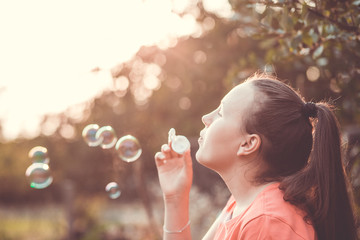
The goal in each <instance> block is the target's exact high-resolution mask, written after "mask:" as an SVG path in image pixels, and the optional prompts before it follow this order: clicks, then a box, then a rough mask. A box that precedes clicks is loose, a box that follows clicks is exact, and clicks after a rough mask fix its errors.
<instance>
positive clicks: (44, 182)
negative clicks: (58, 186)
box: [25, 163, 53, 189]
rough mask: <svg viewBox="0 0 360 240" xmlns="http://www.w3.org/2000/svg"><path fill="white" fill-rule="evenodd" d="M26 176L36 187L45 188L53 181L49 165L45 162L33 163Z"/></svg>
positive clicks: (33, 186) (31, 185) (31, 184)
mask: <svg viewBox="0 0 360 240" xmlns="http://www.w3.org/2000/svg"><path fill="white" fill-rule="evenodd" d="M25 176H26V177H27V178H28V180H29V182H30V187H32V188H36V189H43V188H46V187H48V186H49V185H50V184H51V183H52V181H53V177H52V176H51V172H50V168H49V165H47V164H45V163H33V164H31V165H30V166H29V167H28V168H27V169H26V172H25Z"/></svg>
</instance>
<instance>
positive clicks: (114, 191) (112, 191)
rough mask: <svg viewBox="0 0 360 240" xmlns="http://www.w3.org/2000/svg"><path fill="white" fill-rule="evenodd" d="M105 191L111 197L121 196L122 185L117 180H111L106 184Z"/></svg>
mask: <svg viewBox="0 0 360 240" xmlns="http://www.w3.org/2000/svg"><path fill="white" fill-rule="evenodd" d="M105 191H106V192H107V193H108V195H109V197H110V198H111V199H116V198H118V197H119V196H120V194H121V192H120V187H119V185H118V184H117V183H116V182H110V183H108V184H107V185H106V187H105Z"/></svg>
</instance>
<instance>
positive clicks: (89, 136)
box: [82, 124, 101, 147]
mask: <svg viewBox="0 0 360 240" xmlns="http://www.w3.org/2000/svg"><path fill="white" fill-rule="evenodd" d="M98 130H99V125H97V124H89V125H87V126H86V127H85V128H84V129H83V131H82V137H83V138H84V141H85V142H86V143H87V145H89V147H97V146H99V145H100V143H101V139H99V138H96V133H97V131H98Z"/></svg>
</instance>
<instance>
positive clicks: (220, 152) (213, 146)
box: [196, 126, 237, 170]
mask: <svg viewBox="0 0 360 240" xmlns="http://www.w3.org/2000/svg"><path fill="white" fill-rule="evenodd" d="M212 127H213V126H212ZM236 153H237V144H236V138H235V135H234V129H231V128H220V127H218V126H214V127H213V128H211V129H210V128H209V129H208V131H207V132H206V137H205V139H204V141H203V142H201V143H200V146H199V150H198V151H197V153H196V159H197V161H198V162H199V163H201V164H202V165H204V166H206V167H209V168H211V169H214V170H216V169H218V168H219V167H221V166H223V165H224V164H225V163H226V162H231V161H233V160H234V159H235V158H237V155H236ZM225 165H226V164H225Z"/></svg>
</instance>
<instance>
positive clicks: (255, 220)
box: [214, 183, 316, 240]
mask: <svg viewBox="0 0 360 240" xmlns="http://www.w3.org/2000/svg"><path fill="white" fill-rule="evenodd" d="M278 187H279V183H274V184H271V185H269V186H267V187H266V188H265V189H264V190H263V191H262V192H261V193H260V194H259V195H258V196H257V197H256V198H255V200H254V201H253V202H252V203H251V204H250V206H249V207H248V208H247V209H245V210H244V211H243V212H242V213H241V214H240V215H238V216H236V217H234V218H232V219H230V220H227V221H225V222H222V223H221V224H220V225H219V227H218V229H217V232H216V235H215V238H214V239H215V240H220V239H221V240H255V239H256V240H265V239H266V240H270V239H276V240H300V239H301V240H303V239H306V240H310V239H311V240H314V239H316V237H315V231H314V228H313V226H312V225H310V224H308V223H306V222H305V221H304V219H303V218H304V216H305V214H304V212H302V211H301V210H300V209H298V208H297V207H295V206H294V205H292V204H290V203H288V202H285V201H284V200H283V193H282V192H281V190H280V189H279V188H278ZM235 206H236V202H235V199H234V197H233V196H231V197H230V199H229V201H228V203H227V204H226V206H225V208H224V210H223V211H225V212H226V213H225V214H227V216H231V215H232V212H233V211H234V208H235Z"/></svg>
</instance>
